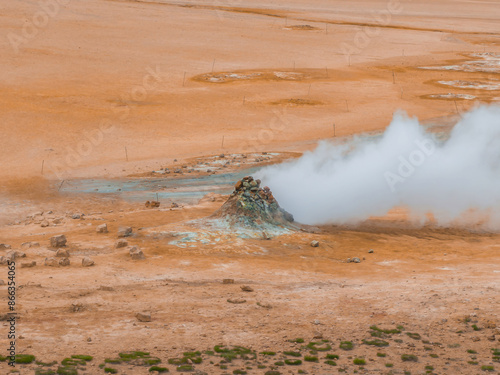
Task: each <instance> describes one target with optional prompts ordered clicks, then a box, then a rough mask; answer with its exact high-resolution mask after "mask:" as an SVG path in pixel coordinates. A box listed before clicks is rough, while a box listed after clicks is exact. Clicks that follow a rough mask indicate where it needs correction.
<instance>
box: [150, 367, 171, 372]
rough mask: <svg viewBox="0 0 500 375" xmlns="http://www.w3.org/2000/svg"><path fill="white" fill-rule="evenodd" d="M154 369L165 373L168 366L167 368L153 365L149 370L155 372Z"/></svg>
mask: <svg viewBox="0 0 500 375" xmlns="http://www.w3.org/2000/svg"><path fill="white" fill-rule="evenodd" d="M153 371H156V372H159V373H163V372H168V368H166V367H158V366H152V367H150V369H149V372H153Z"/></svg>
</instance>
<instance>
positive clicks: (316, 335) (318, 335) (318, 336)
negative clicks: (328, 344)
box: [313, 331, 323, 340]
mask: <svg viewBox="0 0 500 375" xmlns="http://www.w3.org/2000/svg"><path fill="white" fill-rule="evenodd" d="M322 338H323V334H322V333H321V332H319V331H314V332H313V339H316V340H321V339H322Z"/></svg>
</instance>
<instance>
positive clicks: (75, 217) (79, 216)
mask: <svg viewBox="0 0 500 375" xmlns="http://www.w3.org/2000/svg"><path fill="white" fill-rule="evenodd" d="M71 218H72V219H74V220H78V219H81V218H82V215H80V214H73V215H72V216H71Z"/></svg>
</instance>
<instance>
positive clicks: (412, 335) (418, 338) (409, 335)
mask: <svg viewBox="0 0 500 375" xmlns="http://www.w3.org/2000/svg"><path fill="white" fill-rule="evenodd" d="M406 334H407V335H408V337H409V338H411V339H413V340H420V339H421V338H422V336H420V334H419V333H412V332H406Z"/></svg>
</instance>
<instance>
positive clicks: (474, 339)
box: [472, 336, 481, 342]
mask: <svg viewBox="0 0 500 375" xmlns="http://www.w3.org/2000/svg"><path fill="white" fill-rule="evenodd" d="M472 341H474V342H477V341H481V338H480V337H479V336H473V337H472Z"/></svg>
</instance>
